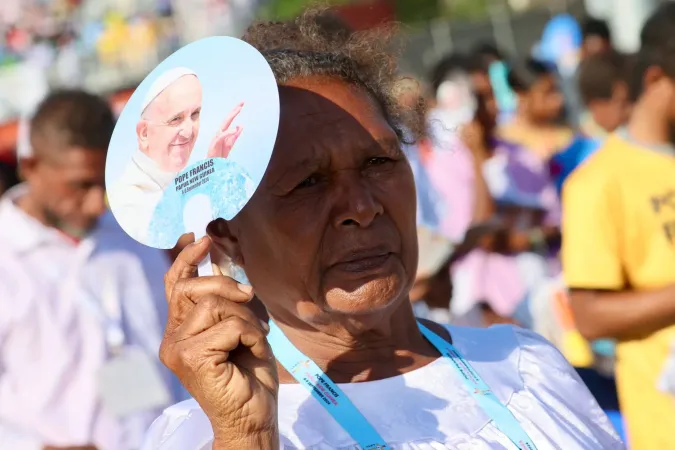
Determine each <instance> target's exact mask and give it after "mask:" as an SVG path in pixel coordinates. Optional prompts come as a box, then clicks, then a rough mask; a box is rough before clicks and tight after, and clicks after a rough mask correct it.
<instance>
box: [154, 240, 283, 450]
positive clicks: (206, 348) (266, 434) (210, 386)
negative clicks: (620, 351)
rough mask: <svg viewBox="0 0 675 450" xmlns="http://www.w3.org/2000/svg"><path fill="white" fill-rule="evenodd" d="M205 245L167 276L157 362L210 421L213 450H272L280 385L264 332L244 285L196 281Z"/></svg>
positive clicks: (189, 250) (193, 248)
mask: <svg viewBox="0 0 675 450" xmlns="http://www.w3.org/2000/svg"><path fill="white" fill-rule="evenodd" d="M210 242H211V241H210V239H209V238H208V237H205V238H203V239H201V240H200V241H198V242H196V243H192V244H190V245H188V246H187V247H186V248H185V249H184V250H183V251H181V252H180V254H179V255H178V257H177V259H176V261H175V262H174V263H173V265H172V266H171V268H170V269H169V271H168V272H167V274H166V276H165V279H164V285H165V289H166V298H167V299H168V301H169V318H168V322H167V327H166V331H165V334H164V339H163V340H162V345H161V348H160V358H161V360H162V362H163V363H164V364H165V365H166V366H167V367H169V369H171V370H172V371H173V372H174V373H175V374H176V376H177V377H178V378H179V379H180V381H181V383H183V385H184V386H185V388H186V389H187V390H188V391H189V392H190V394H191V395H192V396H193V397H194V398H195V400H196V401H197V402H198V403H199V405H200V406H201V407H202V409H203V410H204V412H205V413H206V415H207V416H208V418H209V420H210V421H211V425H212V427H213V433H214V445H213V448H214V450H221V449H235V448H236V449H242V450H247V449H256V450H257V449H262V450H271V449H276V448H278V446H279V436H278V426H277V394H278V389H279V381H278V377H277V371H276V363H275V360H274V356H273V354H272V350H271V349H270V347H269V345H268V343H267V339H266V334H267V332H268V331H269V328H268V326H267V324H265V323H262V322H261V321H260V320H258V319H257V318H256V316H255V314H254V313H253V312H252V311H250V310H249V309H248V308H247V307H246V305H245V303H246V302H248V301H249V300H250V299H251V298H252V297H253V291H252V289H251V287H250V286H244V285H240V284H238V283H237V282H236V281H235V280H233V279H232V278H229V277H225V276H223V275H220V274H218V275H216V276H211V277H196V272H197V265H198V264H199V262H200V261H201V260H202V259H203V258H204V257H205V256H206V255H207V254H208V252H209V247H210Z"/></svg>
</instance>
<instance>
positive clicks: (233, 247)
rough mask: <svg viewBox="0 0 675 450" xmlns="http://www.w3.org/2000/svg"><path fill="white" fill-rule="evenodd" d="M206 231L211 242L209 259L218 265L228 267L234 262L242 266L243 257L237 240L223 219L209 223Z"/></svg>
mask: <svg viewBox="0 0 675 450" xmlns="http://www.w3.org/2000/svg"><path fill="white" fill-rule="evenodd" d="M206 233H207V234H208V235H209V237H210V238H211V242H213V248H212V249H211V261H212V262H213V263H214V264H217V265H218V266H219V267H221V268H223V267H229V266H230V265H231V264H233V263H234V264H236V265H238V266H240V267H242V268H243V267H244V257H243V255H242V254H241V247H240V246H239V240H238V239H237V238H236V237H235V236H234V235H233V234H232V232H231V230H230V227H229V224H228V223H227V221H226V220H225V219H216V220H214V221H213V222H211V223H210V224H209V226H208V227H207V229H206Z"/></svg>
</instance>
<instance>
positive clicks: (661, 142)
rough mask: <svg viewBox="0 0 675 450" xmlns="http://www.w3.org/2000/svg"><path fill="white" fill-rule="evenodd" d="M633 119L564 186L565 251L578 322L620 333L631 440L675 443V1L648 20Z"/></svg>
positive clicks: (602, 332)
mask: <svg viewBox="0 0 675 450" xmlns="http://www.w3.org/2000/svg"><path fill="white" fill-rule="evenodd" d="M641 40H642V47H641V50H640V53H639V58H638V59H639V61H640V62H641V64H642V66H641V68H642V73H641V75H642V77H641V83H640V92H639V98H638V99H637V103H636V104H635V108H634V111H633V114H632V116H631V119H630V121H629V123H628V126H627V127H626V128H625V129H622V130H620V131H619V132H617V133H615V134H614V135H612V136H610V137H609V138H608V139H607V140H606V142H605V143H604V144H603V146H602V147H601V148H600V149H599V150H598V151H597V152H596V153H595V154H594V155H592V156H591V157H590V158H589V159H588V160H587V161H586V162H585V163H584V165H582V166H581V167H579V168H578V169H577V170H576V171H575V172H574V173H573V174H572V175H571V176H570V178H568V180H567V181H566V182H565V185H564V187H563V227H562V233H563V246H562V261H563V270H564V274H565V279H566V283H567V285H568V286H569V287H570V289H571V296H570V302H571V306H572V310H573V313H574V318H575V321H576V324H577V327H578V329H579V331H580V332H581V333H582V334H583V335H584V337H586V338H587V339H589V340H595V339H599V338H613V339H616V340H617V341H618V342H619V345H618V348H617V367H616V371H617V386H618V390H619V399H620V402H621V409H622V412H623V415H624V418H625V420H626V425H627V429H628V433H627V434H628V439H629V441H630V448H631V450H661V449H664V450H665V449H675V399H674V398H673V397H671V396H670V395H668V394H665V393H664V392H662V391H660V390H659V388H658V383H659V381H660V377H661V374H662V372H663V369H664V366H665V364H666V359H667V357H668V354H669V350H670V347H671V345H672V343H673V342H674V341H675V147H674V146H673V140H674V137H675V133H674V132H673V131H674V130H675V47H674V46H673V45H672V42H674V41H675V3H666V4H664V5H662V6H661V7H660V8H659V9H658V10H657V11H656V12H655V13H654V15H653V16H652V17H651V18H650V19H649V20H648V21H647V23H646V24H645V26H644V28H643V31H642V35H641Z"/></svg>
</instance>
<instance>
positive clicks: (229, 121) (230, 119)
mask: <svg viewBox="0 0 675 450" xmlns="http://www.w3.org/2000/svg"><path fill="white" fill-rule="evenodd" d="M243 107H244V103H243V102H242V103H240V104H238V105H237V106H235V108H234V109H233V110H232V112H231V113H230V114H229V115H228V116H227V117H226V118H225V121H223V126H222V127H221V128H220V129H221V131H225V130H227V129H228V128H230V126H231V125H232V122H234V119H236V118H237V116H238V115H239V113H240V112H241V110H242V109H243Z"/></svg>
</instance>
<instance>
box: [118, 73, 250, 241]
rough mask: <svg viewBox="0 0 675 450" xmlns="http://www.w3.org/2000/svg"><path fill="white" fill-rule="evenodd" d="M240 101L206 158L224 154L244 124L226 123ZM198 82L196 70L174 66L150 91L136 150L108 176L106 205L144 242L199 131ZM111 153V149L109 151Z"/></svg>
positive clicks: (141, 118) (199, 91) (159, 78)
mask: <svg viewBox="0 0 675 450" xmlns="http://www.w3.org/2000/svg"><path fill="white" fill-rule="evenodd" d="M242 107H243V104H240V105H238V106H237V107H235V109H234V110H233V111H232V113H231V114H230V115H229V116H228V117H227V118H226V119H225V123H224V124H223V127H222V128H221V129H220V130H219V131H218V132H217V133H216V136H214V138H213V139H212V141H211V145H210V146H209V151H208V154H207V157H209V158H215V157H221V158H226V157H227V156H228V154H229V152H230V150H231V149H232V147H233V146H234V143H235V142H236V140H237V138H238V137H239V135H240V134H241V132H242V130H243V128H242V127H240V126H238V127H235V128H234V129H233V130H230V129H229V127H230V125H231V123H232V121H233V120H234V119H235V117H236V116H237V115H238V114H239V112H240V111H241V109H242ZM201 110H202V86H201V83H200V81H199V79H198V78H197V74H196V73H195V72H193V71H192V70H190V69H187V68H184V67H176V68H173V69H170V70H168V71H166V72H164V73H163V74H162V75H160V76H159V77H158V78H157V79H156V80H155V81H154V83H153V84H152V85H151V86H150V88H149V89H148V92H147V93H146V95H145V98H144V100H143V103H142V105H141V113H140V119H139V121H138V123H137V125H136V135H137V138H138V150H137V151H136V152H134V154H133V156H132V158H131V161H130V162H129V164H128V165H127V166H126V168H125V169H124V172H123V173H122V175H121V176H120V178H119V179H118V180H114V181H113V180H109V181H111V182H112V186H110V187H109V189H108V198H109V201H110V206H111V208H112V210H113V212H114V214H115V217H116V218H117V220H118V222H119V223H120V225H121V226H122V228H124V230H125V231H126V232H127V233H128V234H129V235H130V236H132V237H133V238H134V239H136V240H137V241H139V242H146V237H147V231H148V226H149V224H150V221H151V220H152V215H153V213H154V210H155V207H156V206H157V203H159V201H160V200H161V198H162V194H163V193H164V190H165V189H166V188H167V187H168V186H169V185H170V184H171V183H172V181H173V180H174V178H175V177H176V175H177V174H178V173H179V172H180V171H182V170H183V169H185V166H186V165H187V164H188V161H189V159H190V155H191V154H192V151H193V149H194V145H195V142H196V141H197V136H198V134H199V124H200V115H201ZM113 151H115V150H114V149H113Z"/></svg>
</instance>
